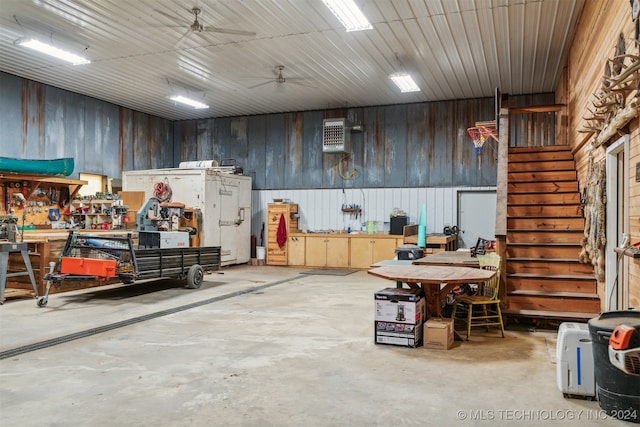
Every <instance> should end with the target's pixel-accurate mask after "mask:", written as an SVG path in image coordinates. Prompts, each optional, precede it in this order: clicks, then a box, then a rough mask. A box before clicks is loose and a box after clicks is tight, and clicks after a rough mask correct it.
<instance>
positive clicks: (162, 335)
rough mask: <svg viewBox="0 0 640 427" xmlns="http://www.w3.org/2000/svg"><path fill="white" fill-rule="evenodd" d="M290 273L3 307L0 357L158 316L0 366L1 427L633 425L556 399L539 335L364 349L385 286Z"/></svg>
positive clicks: (112, 289) (229, 274) (138, 286)
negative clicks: (375, 302) (41, 305)
mask: <svg viewBox="0 0 640 427" xmlns="http://www.w3.org/2000/svg"><path fill="white" fill-rule="evenodd" d="M300 271H301V270H297V269H291V268H278V267H265V266H248V265H243V266H233V267H227V268H224V269H223V270H222V272H221V273H222V274H220V273H217V274H212V275H208V276H206V277H205V283H203V285H202V288H201V289H199V290H189V289H186V288H183V287H181V286H179V285H177V284H176V283H175V282H171V281H152V282H147V283H141V282H138V283H135V284H133V285H128V286H121V285H115V286H107V287H101V288H93V289H87V290H83V291H75V292H67V293H63V294H53V295H51V296H50V299H49V304H48V306H47V307H46V308H37V307H36V303H35V301H34V300H32V299H19V300H8V301H7V302H5V304H4V305H3V306H1V307H0V324H1V325H2V328H1V332H0V352H5V353H3V354H5V356H6V355H7V354H8V353H6V351H7V350H11V349H15V348H18V347H21V346H26V345H31V344H34V343H39V342H42V341H45V340H49V339H53V338H57V337H62V336H66V335H69V334H73V333H81V332H83V331H87V330H89V329H91V328H98V327H100V326H103V325H108V324H112V323H115V322H123V321H127V320H129V319H135V318H139V317H140V316H145V315H150V314H153V313H157V312H160V311H162V310H167V312H166V313H165V314H166V315H163V316H159V317H155V316H148V319H147V320H142V321H139V322H123V323H122V324H121V325H120V326H121V327H119V328H116V329H112V330H107V331H100V330H98V332H100V333H97V334H96V335H89V336H85V337H82V338H79V339H75V340H68V341H67V342H64V343H61V344H58V345H54V346H51V347H47V348H41V349H35V350H34V351H27V352H24V353H22V354H16V355H12V356H10V357H5V358H4V359H2V360H0V425H3V426H32V425H33V426H36V425H37V426H117V425H123V426H124V425H127V426H212V425H215V426H302V425H304V426H394V427H397V426H403V425H407V426H414V425H415V426H418V425H423V426H424V425H438V426H451V425H519V426H520V425H531V426H534V425H535V426H539V425H541V423H549V422H551V423H557V424H558V425H562V426H584V425H603V426H607V425H611V426H613V425H618V426H619V425H624V424H629V425H631V424H630V423H624V422H621V421H619V420H615V419H611V418H608V417H606V415H605V414H603V413H602V412H601V411H600V408H599V406H598V403H597V402H592V401H587V400H583V399H565V398H564V397H563V395H562V393H561V392H560V391H559V390H558V388H557V385H556V365H555V343H556V333H555V332H553V331H535V330H526V329H524V328H522V327H520V328H519V330H515V329H508V330H507V332H506V337H505V338H504V339H502V338H500V336H499V332H497V331H491V332H489V333H487V332H486V331H481V330H480V331H474V332H475V333H476V334H477V335H475V334H474V335H472V337H471V341H468V342H458V341H456V343H455V346H454V347H453V348H452V349H450V350H448V351H442V350H430V349H425V348H422V347H420V348H415V349H412V348H403V347H397V346H388V345H375V344H374V341H373V307H374V306H373V294H374V292H375V291H377V290H380V289H382V288H385V287H389V286H394V283H393V282H389V281H385V280H383V279H379V278H375V277H373V276H370V275H368V274H367V273H366V272H362V271H359V272H356V273H353V274H350V275H347V276H329V275H307V274H299V273H300ZM256 288H258V289H256ZM200 302H203V303H200ZM192 303H194V304H193V306H192V307H191V308H189V309H185V310H181V311H176V312H173V310H171V309H173V308H175V307H181V306H184V305H187V304H192ZM138 320H141V319H138ZM84 335H86V334H84ZM71 338H74V337H69V339H71Z"/></svg>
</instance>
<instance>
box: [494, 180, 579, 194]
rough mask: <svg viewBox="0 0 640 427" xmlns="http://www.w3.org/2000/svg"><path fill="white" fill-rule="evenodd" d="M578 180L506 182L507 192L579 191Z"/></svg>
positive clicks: (548, 192) (553, 192)
mask: <svg viewBox="0 0 640 427" xmlns="http://www.w3.org/2000/svg"><path fill="white" fill-rule="evenodd" d="M579 190H580V189H579V188H578V181H558V182H554V181H543V182H510V183H509V184H507V194H508V195H511V194H527V193H546V194H556V193H573V192H579Z"/></svg>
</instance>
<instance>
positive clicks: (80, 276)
mask: <svg viewBox="0 0 640 427" xmlns="http://www.w3.org/2000/svg"><path fill="white" fill-rule="evenodd" d="M55 265H56V263H54V262H52V263H49V273H47V274H46V275H45V276H44V279H45V280H46V281H47V287H46V291H45V294H44V296H43V297H42V298H40V299H39V300H38V306H39V307H44V306H46V305H47V303H48V297H49V289H50V288H51V285H52V284H53V285H54V286H58V285H59V284H60V283H61V282H63V281H83V280H87V281H88V280H99V281H105V282H106V281H108V280H112V279H119V280H120V281H121V282H122V283H124V284H131V283H133V282H135V281H136V280H146V279H162V278H175V279H180V280H185V281H186V287H187V288H191V289H197V288H199V287H200V286H201V285H202V281H203V279H204V273H205V271H218V270H220V246H202V247H185V248H160V249H158V248H153V249H135V248H134V245H133V240H132V238H131V234H130V233H129V234H127V236H126V237H124V236H122V237H114V236H100V235H97V234H84V233H76V232H74V231H70V232H69V236H68V237H67V241H66V243H65V246H64V249H63V250H62V253H61V256H60V263H59V271H58V272H57V273H55V272H54V269H55Z"/></svg>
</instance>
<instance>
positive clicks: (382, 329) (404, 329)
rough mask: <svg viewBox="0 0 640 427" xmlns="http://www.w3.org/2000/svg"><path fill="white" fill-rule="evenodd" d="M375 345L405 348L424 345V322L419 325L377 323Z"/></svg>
mask: <svg viewBox="0 0 640 427" xmlns="http://www.w3.org/2000/svg"><path fill="white" fill-rule="evenodd" d="M375 343H376V344H391V345H399V346H403V347H418V346H420V345H422V322H420V323H418V324H417V325H409V324H407V323H398V322H377V321H376V322H375Z"/></svg>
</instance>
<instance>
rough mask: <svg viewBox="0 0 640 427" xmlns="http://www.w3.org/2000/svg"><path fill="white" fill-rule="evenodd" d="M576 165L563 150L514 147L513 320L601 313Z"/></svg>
mask: <svg viewBox="0 0 640 427" xmlns="http://www.w3.org/2000/svg"><path fill="white" fill-rule="evenodd" d="M583 232H584V217H583V214H582V209H581V206H580V191H579V188H578V181H577V173H576V170H575V163H574V160H573V155H572V153H571V151H570V148H569V147H567V146H563V145H553V146H546V147H522V148H520V147H517V148H514V147H512V148H509V169H508V190H507V239H506V258H507V263H506V285H507V288H506V304H507V307H506V309H505V310H503V312H504V313H505V314H506V315H509V316H520V317H534V318H546V319H558V320H571V319H572V320H583V321H584V320H585V319H589V318H592V317H595V316H596V315H597V314H598V313H599V312H600V299H599V297H598V295H597V281H596V279H595V276H594V273H593V266H592V265H591V264H582V263H580V262H579V260H578V256H579V254H580V251H581V249H582V247H581V244H580V241H581V239H582V236H583Z"/></svg>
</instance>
